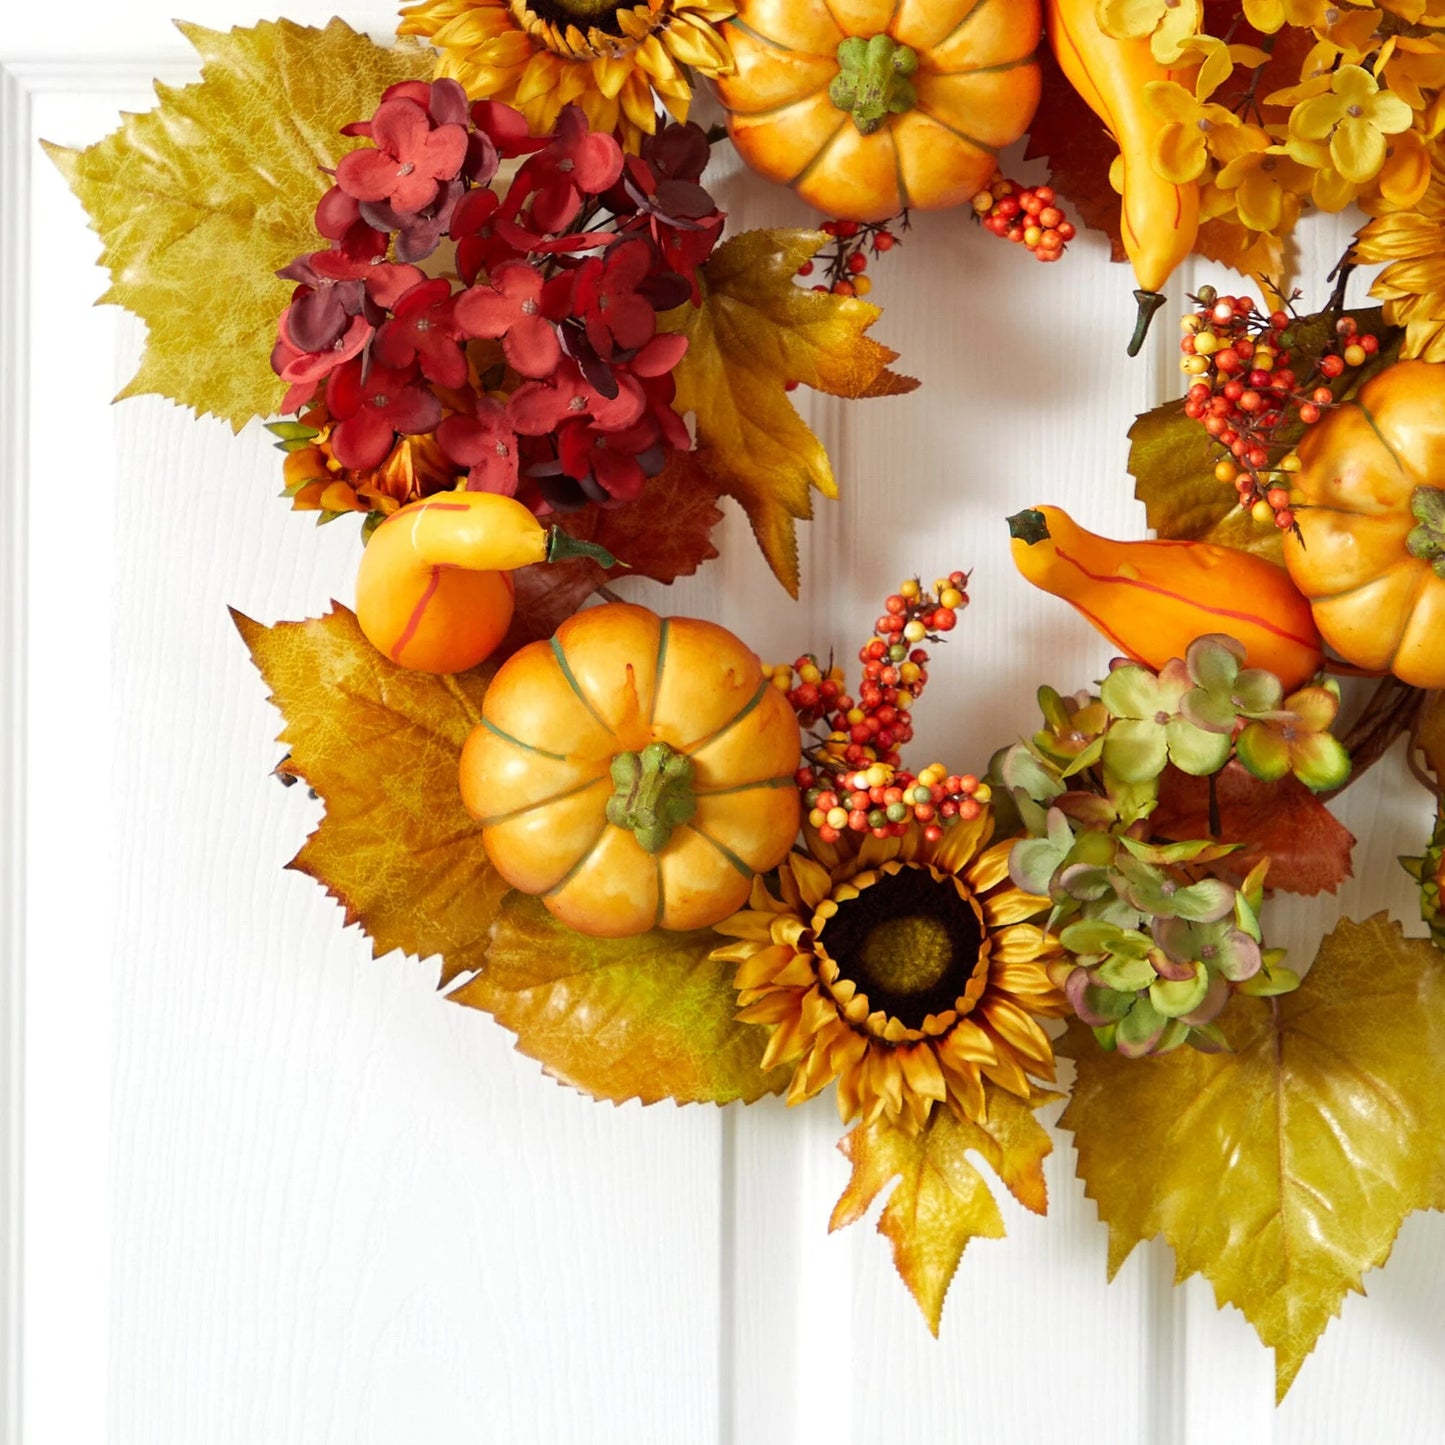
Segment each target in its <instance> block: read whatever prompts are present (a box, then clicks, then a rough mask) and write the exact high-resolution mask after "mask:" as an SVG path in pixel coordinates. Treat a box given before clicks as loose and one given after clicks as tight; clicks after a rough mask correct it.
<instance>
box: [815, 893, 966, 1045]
mask: <svg viewBox="0 0 1445 1445" xmlns="http://www.w3.org/2000/svg"><path fill="white" fill-rule="evenodd" d="M819 942H820V943H822V945H823V947H824V948H825V949H827V951H828V954H829V956H830V957H831V958H832V959H833V961H834V962H835V963H836V964H837V965H838V971H839V973H840V974H841V975H842V977H844V978H846V979H850V980H851V981H852V982H853V983H855V984H856V985H857V986H858V988H859V989H860V990H862V992H864V993H866V994H867V995H868V1004H869V1007H870V1009H882V1010H883V1011H884V1012H885V1013H888V1014H891V1015H892V1016H894V1017H895V1018H897V1019H898V1020H899V1022H900V1023H902V1024H903V1025H904V1026H905V1027H907V1028H914V1029H916V1028H920V1027H921V1026H922V1024H923V1021H924V1019H926V1018H927V1017H928V1015H929V1014H936V1013H942V1012H943V1011H944V1010H945V1009H950V1008H952V1007H953V1006H954V1005H955V1004H956V1003H957V1001H958V998H959V996H960V995H961V994H962V993H963V991H964V987H965V985H966V984H967V983H968V980H969V978H970V976H971V975H972V973H973V970H974V967H975V966H976V965H977V963H978V955H979V949H980V947H981V946H982V944H983V928H982V925H981V924H980V923H979V919H978V914H977V913H976V912H975V911H974V909H973V908H972V906H971V905H970V904H969V903H968V901H967V900H966V899H964V898H963V897H962V896H961V895H960V894H959V891H958V889H957V888H956V887H955V886H954V884H953V883H952V882H951V881H949V880H943V881H940V880H938V879H936V878H935V877H934V876H933V874H932V873H930V872H929V871H928V870H927V869H926V868H904V869H902V870H901V871H899V872H898V873H891V874H890V873H885V874H884V875H883V876H882V877H880V878H879V879H878V880H877V882H875V883H873V884H872V885H871V886H870V887H867V888H864V889H862V890H861V891H860V892H859V894H858V896H857V897H856V898H850V899H848V900H847V901H846V902H843V903H840V904H839V905H838V911H837V913H836V914H834V915H833V917H832V918H830V919H829V920H828V922H827V924H826V925H825V926H824V927H823V929H822V930H821V931H820V933H819Z"/></svg>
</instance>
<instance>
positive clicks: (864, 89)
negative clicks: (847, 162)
mask: <svg viewBox="0 0 1445 1445" xmlns="http://www.w3.org/2000/svg"><path fill="white" fill-rule="evenodd" d="M837 59H838V74H837V75H836V76H835V77H834V80H833V83H832V85H830V86H829V87H828V99H829V100H831V101H832V102H833V104H834V105H836V106H837V107H838V109H839V110H846V111H847V112H848V114H849V115H851V116H852V117H853V124H854V125H856V126H857V127H858V129H859V131H860V132H861V133H862V134H863V135H872V134H873V132H874V131H875V130H877V129H878V128H879V127H880V126H881V125H882V124H883V122H884V121H885V120H887V119H888V117H889V116H890V115H899V114H901V113H902V112H903V111H905V110H912V109H913V107H914V106H915V105H916V104H917V103H918V94H917V92H916V91H915V90H914V89H913V83H912V81H910V80H909V78H908V77H909V76H910V75H912V74H913V73H914V71H916V70H917V69H918V57H917V56H916V55H915V54H914V53H913V51H911V50H910V49H909V48H908V47H907V46H906V45H900V44H899V43H898V42H897V41H896V40H895V39H894V38H893V37H892V36H891V35H874V36H871V37H870V38H869V39H867V40H865V39H864V38H863V37H862V36H861V35H850V36H849V37H848V38H847V39H846V40H844V41H843V42H842V44H840V45H839V46H838V51H837Z"/></svg>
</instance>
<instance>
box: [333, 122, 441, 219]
mask: <svg viewBox="0 0 1445 1445" xmlns="http://www.w3.org/2000/svg"><path fill="white" fill-rule="evenodd" d="M368 134H369V136H370V138H371V140H372V141H373V142H374V143H375V149H373V150H365V149H362V150H354V151H351V152H349V153H348V154H347V155H344V156H342V158H341V160H340V161H339V162H338V163H337V166H336V184H337V185H338V186H340V187H341V189H342V190H343V191H345V192H346V194H347V195H348V196H354V197H355V198H356V199H357V200H358V201H390V202H391V203H392V204H393V205H394V207H395V208H396V209H397V210H399V211H419V210H421V208H422V207H423V206H427V205H430V204H431V202H432V201H434V200H435V199H436V194H437V190H438V188H439V183H440V182H441V181H448V180H451V178H452V177H453V176H455V175H456V174H457V172H458V171H460V170H461V166H462V161H463V160H464V159H465V158H466V154H467V133H466V131H465V129H464V128H463V127H462V126H460V125H439V126H436V127H433V125H432V123H431V118H430V117H429V116H428V115H427V113H426V111H425V110H424V109H422V107H421V106H419V105H418V104H417V103H416V102H415V101H414V100H407V99H405V98H404V97H398V98H397V99H395V100H387V101H383V102H382V104H381V107H380V108H379V109H378V110H377V112H376V115H375V116H374V117H373V119H372V121H371V124H370V129H369V131H368Z"/></svg>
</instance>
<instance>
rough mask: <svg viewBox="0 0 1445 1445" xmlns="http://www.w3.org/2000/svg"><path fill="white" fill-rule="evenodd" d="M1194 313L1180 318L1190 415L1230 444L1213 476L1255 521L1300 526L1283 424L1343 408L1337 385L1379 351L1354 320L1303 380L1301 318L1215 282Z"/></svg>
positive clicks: (1341, 324) (1345, 319)
mask: <svg viewBox="0 0 1445 1445" xmlns="http://www.w3.org/2000/svg"><path fill="white" fill-rule="evenodd" d="M1190 299H1191V300H1193V301H1194V303H1195V306H1196V308H1197V309H1196V310H1194V311H1190V312H1187V313H1185V315H1184V316H1183V317H1182V318H1181V322H1180V324H1181V326H1182V327H1183V330H1184V335H1183V337H1182V338H1181V339H1180V342H1179V349H1180V351H1181V352H1182V353H1183V355H1182V357H1181V359H1180V362H1179V367H1180V370H1181V371H1183V372H1184V374H1185V375H1186V376H1188V377H1190V378H1191V383H1190V387H1189V390H1188V392H1187V393H1186V395H1185V397H1184V414H1185V415H1186V416H1188V417H1192V418H1193V419H1194V420H1196V421H1199V422H1201V423H1202V424H1203V426H1204V429H1205V430H1206V431H1207V432H1208V433H1209V434H1210V436H1212V437H1214V438H1215V439H1216V440H1217V441H1218V442H1219V444H1220V445H1221V446H1222V447H1224V448H1225V450H1226V453H1227V455H1226V456H1225V457H1224V458H1222V459H1221V460H1220V462H1219V464H1218V465H1217V466H1216V467H1215V469H1214V475H1215V476H1216V477H1217V478H1218V479H1219V480H1220V481H1221V482H1225V483H1229V484H1232V485H1233V486H1234V488H1235V490H1236V491H1237V492H1238V493H1239V505H1240V506H1241V507H1243V508H1245V509H1246V510H1247V511H1249V513H1250V515H1251V516H1252V517H1253V518H1254V519H1255V520H1256V521H1257V522H1262V523H1263V522H1272V523H1273V524H1274V525H1275V526H1276V527H1279V528H1281V529H1286V528H1289V527H1293V526H1294V521H1295V518H1294V512H1293V510H1292V509H1291V507H1290V505H1289V500H1290V494H1289V477H1290V474H1291V473H1293V472H1295V471H1297V470H1298V469H1299V462H1298V459H1297V458H1296V457H1295V456H1294V454H1293V452H1292V451H1290V449H1289V448H1288V446H1286V445H1285V444H1284V443H1282V442H1280V441H1279V440H1278V433H1279V431H1280V429H1281V428H1282V427H1286V426H1289V425H1291V424H1293V423H1296V422H1298V423H1302V424H1304V425H1305V426H1312V425H1313V424H1314V423H1315V422H1317V421H1318V420H1319V419H1320V417H1321V416H1322V415H1323V414H1324V412H1325V411H1326V410H1327V409H1328V408H1329V407H1332V406H1333V405H1334V404H1335V397H1334V392H1333V391H1332V390H1331V388H1330V385H1329V383H1330V382H1332V381H1335V380H1337V379H1338V378H1339V377H1341V376H1343V375H1344V373H1345V371H1346V370H1347V369H1349V368H1352V367H1358V366H1363V365H1364V364H1365V362H1366V361H1368V360H1369V358H1370V357H1372V356H1374V355H1375V354H1376V353H1377V352H1378V351H1379V349H1380V343H1379V340H1378V338H1376V337H1374V336H1371V335H1370V334H1369V333H1368V332H1365V333H1361V332H1360V330H1359V328H1358V326H1357V325H1356V323H1355V320H1354V318H1353V317H1351V316H1341V317H1340V318H1339V320H1338V321H1337V322H1336V323H1335V335H1334V337H1333V339H1332V340H1331V341H1330V342H1329V343H1328V345H1327V346H1326V348H1325V350H1324V351H1323V352H1322V353H1321V355H1320V356H1319V357H1318V358H1317V359H1316V360H1315V361H1314V363H1313V365H1311V366H1310V368H1309V371H1308V374H1307V375H1306V376H1305V378H1304V379H1303V380H1301V379H1300V377H1299V374H1298V372H1297V370H1296V368H1295V367H1294V366H1292V365H1291V364H1290V363H1291V360H1292V357H1291V347H1292V345H1293V342H1294V332H1293V330H1292V328H1293V327H1294V325H1295V323H1296V321H1297V320H1298V318H1297V317H1295V316H1293V315H1291V314H1290V312H1288V311H1274V312H1271V313H1269V314H1268V315H1266V314H1264V313H1263V312H1262V311H1261V310H1260V309H1259V307H1258V306H1257V304H1256V302H1255V301H1254V298H1253V297H1250V296H1221V295H1220V294H1219V293H1218V292H1217V291H1216V290H1215V289H1214V288H1213V287H1212V286H1205V287H1202V288H1201V289H1200V291H1199V294H1198V295H1197V296H1194V297H1191V298H1190Z"/></svg>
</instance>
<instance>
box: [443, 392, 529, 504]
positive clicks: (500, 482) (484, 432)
mask: <svg viewBox="0 0 1445 1445" xmlns="http://www.w3.org/2000/svg"><path fill="white" fill-rule="evenodd" d="M437 441H438V442H440V443H441V447H442V450H443V451H444V452H446V454H447V455H448V456H449V457H450V458H451V459H452V460H453V461H454V462H459V463H461V465H462V466H464V467H468V468H469V469H470V470H469V471H468V472H467V491H469V492H500V493H501V494H502V495H503V496H506V497H514V496H516V494H517V474H518V473H517V469H518V459H519V456H520V447H519V443H518V441H517V433H516V429H515V428H514V427H513V426H512V422H511V418H510V417H509V416H508V415H507V408H506V407H504V406H503V405H502V403H501V402H499V401H497V400H495V399H494V398H492V397H490V396H479V397H478V398H477V400H476V408H475V410H474V411H472V412H471V413H470V414H469V413H466V412H456V413H455V414H453V415H452V416H449V417H444V418H443V420H442V423H441V425H440V426H439V427H438V428H437Z"/></svg>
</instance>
